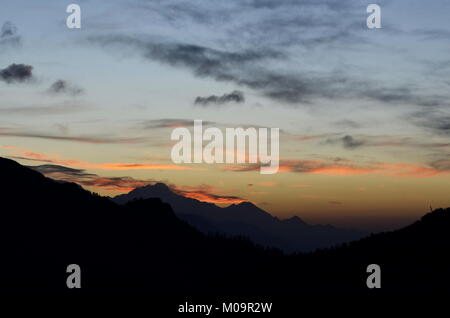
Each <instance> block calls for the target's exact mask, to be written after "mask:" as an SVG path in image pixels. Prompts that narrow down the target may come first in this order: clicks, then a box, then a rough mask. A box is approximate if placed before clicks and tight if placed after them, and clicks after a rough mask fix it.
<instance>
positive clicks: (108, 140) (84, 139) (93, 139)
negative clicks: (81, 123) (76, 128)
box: [0, 131, 146, 144]
mask: <svg viewBox="0 0 450 318" xmlns="http://www.w3.org/2000/svg"><path fill="white" fill-rule="evenodd" d="M1 136H3V137H20V138H37V139H47V140H60V141H72V142H81V143H89V144H136V143H142V142H144V141H146V139H144V138H113V137H97V136H57V135H48V134H41V133H27V132H9V131H8V132H1V131H0V137H1Z"/></svg>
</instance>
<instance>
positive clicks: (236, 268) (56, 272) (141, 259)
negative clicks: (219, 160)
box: [0, 158, 450, 296]
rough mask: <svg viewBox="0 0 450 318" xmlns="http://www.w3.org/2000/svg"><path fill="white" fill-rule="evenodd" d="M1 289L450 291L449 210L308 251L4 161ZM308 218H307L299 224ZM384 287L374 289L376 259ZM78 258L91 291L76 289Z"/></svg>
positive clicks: (108, 291)
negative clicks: (205, 229)
mask: <svg viewBox="0 0 450 318" xmlns="http://www.w3.org/2000/svg"><path fill="white" fill-rule="evenodd" d="M0 173H1V176H2V178H1V181H0V185H1V188H0V200H1V213H0V249H1V255H2V257H1V260H0V271H1V273H2V275H1V276H0V293H1V294H8V295H9V294H14V293H16V294H33V295H35V294H39V295H41V294H58V295H61V294H72V293H81V294H101V295H104V294H112V295H118V294H119V295H130V294H151V295H206V294H207V295H234V296H238V295H244V296H248V295H260V296H263V295H269V296H272V295H290V296H292V295H304V296H305V295H308V296H311V295H322V296H323V295H330V296H336V295H340V296H342V295H364V294H372V293H376V294H391V295H394V296H398V295H427V296H429V295H434V294H443V293H447V294H448V292H449V288H450V287H449V286H450V284H449V282H450V279H449V268H450V267H449V265H450V264H449V260H448V252H449V245H448V242H449V235H450V231H449V229H450V209H446V210H443V209H440V210H436V211H434V212H432V213H429V214H427V215H425V216H424V217H423V218H422V219H421V220H418V221H417V222H415V223H414V224H412V225H410V226H408V227H405V228H403V229H401V230H398V231H394V232H389V233H382V234H377V235H372V236H370V237H367V238H365V239H362V240H359V241H355V242H352V243H349V244H344V245H342V246H340V247H336V248H332V249H325V250H320V251H317V252H314V253H309V254H296V255H289V256H286V255H283V254H282V253H281V252H280V251H277V250H268V249H263V248H261V247H258V246H255V245H254V244H253V243H251V242H250V241H248V240H245V239H239V238H235V239H229V238H224V237H221V236H217V235H216V236H207V235H204V234H202V233H201V232H199V231H197V230H196V229H194V228H193V227H192V226H190V225H189V224H187V223H186V222H184V221H181V220H180V219H179V218H178V217H177V216H176V215H175V214H174V213H173V210H172V209H171V207H170V206H169V205H168V204H166V203H163V202H162V201H161V200H159V199H145V200H134V201H130V202H129V203H127V204H125V205H123V206H122V205H118V204H115V203H114V202H112V201H111V200H110V199H108V198H103V197H100V196H98V195H94V194H92V193H90V192H88V191H85V190H83V189H82V188H81V187H79V186H78V185H75V184H72V183H61V182H56V181H54V180H51V179H48V178H46V177H44V176H43V175H41V174H40V173H38V172H36V171H33V170H31V169H29V168H25V167H23V166H21V165H20V164H18V163H16V162H14V161H12V160H8V159H3V158H0ZM292 222H298V220H292ZM373 263H374V264H379V265H380V266H381V269H382V288H381V289H379V290H373V289H368V288H367V287H366V283H365V282H366V278H367V276H368V274H367V273H366V268H367V265H368V264H373ZM68 264H78V265H80V267H81V270H82V288H81V289H79V290H70V289H67V288H66V278H67V275H68V274H66V267H67V265H68Z"/></svg>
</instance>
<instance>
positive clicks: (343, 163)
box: [223, 159, 450, 178]
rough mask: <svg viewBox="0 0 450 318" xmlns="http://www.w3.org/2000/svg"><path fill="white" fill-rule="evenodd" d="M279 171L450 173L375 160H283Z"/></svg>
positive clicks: (237, 168) (255, 167) (245, 168)
mask: <svg viewBox="0 0 450 318" xmlns="http://www.w3.org/2000/svg"><path fill="white" fill-rule="evenodd" d="M223 170H225V171H233V172H250V171H259V170H260V165H259V164H246V165H233V166H226V167H225V168H224V169H223ZM278 171H279V172H290V173H305V174H318V175H330V176H348V175H364V174H380V175H387V176H394V177H417V178H421V177H434V176H440V175H448V174H450V170H447V169H438V168H436V167H435V166H433V164H432V163H430V164H427V165H417V164H410V163H386V162H374V163H368V164H356V163H353V162H350V161H348V160H341V159H339V160H335V161H322V160H282V161H281V162H280V166H279V169H278Z"/></svg>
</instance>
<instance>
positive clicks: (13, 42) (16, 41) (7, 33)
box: [0, 21, 21, 48]
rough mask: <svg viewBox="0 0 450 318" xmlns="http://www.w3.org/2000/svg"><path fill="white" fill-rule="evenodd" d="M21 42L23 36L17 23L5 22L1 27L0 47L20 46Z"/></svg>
mask: <svg viewBox="0 0 450 318" xmlns="http://www.w3.org/2000/svg"><path fill="white" fill-rule="evenodd" d="M20 43H21V37H20V35H19V34H18V31H17V27H16V25H15V24H14V23H12V22H10V21H7V22H5V23H4V24H3V25H2V28H1V29H0V48H1V47H10V46H18V45H20Z"/></svg>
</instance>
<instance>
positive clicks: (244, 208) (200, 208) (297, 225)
mask: <svg viewBox="0 0 450 318" xmlns="http://www.w3.org/2000/svg"><path fill="white" fill-rule="evenodd" d="M147 198H159V199H161V201H163V202H165V203H168V204H170V206H171V207H172V208H173V210H174V212H175V214H176V215H177V216H178V217H179V218H180V219H182V220H184V221H186V222H188V223H189V224H191V225H192V226H194V227H195V228H196V229H198V230H200V231H201V232H203V233H222V234H226V235H231V236H245V237H248V238H250V239H251V240H252V241H253V242H255V243H257V244H259V245H262V246H267V247H274V248H279V249H282V250H283V251H285V252H290V253H292V252H307V251H312V250H315V249H317V248H324V247H330V246H333V245H337V244H340V243H343V242H349V241H352V240H356V239H359V238H361V237H363V236H364V235H365V234H364V233H363V232H361V231H355V230H347V229H338V228H335V227H333V226H331V225H309V224H307V223H306V222H304V221H303V220H301V219H300V218H299V217H292V218H290V219H287V220H280V219H278V218H277V217H274V216H272V215H271V214H269V213H268V212H266V211H264V210H263V209H261V208H259V207H257V206H256V205H254V204H253V203H251V202H242V203H239V204H232V205H230V206H228V207H225V208H221V207H219V206H217V205H215V204H212V203H208V202H201V201H198V200H196V199H192V198H187V197H184V196H183V195H181V194H178V193H176V191H174V190H172V189H171V188H169V187H168V186H167V185H165V184H163V183H156V184H154V185H148V186H145V187H140V188H137V189H135V190H132V191H131V192H129V193H127V194H121V195H118V196H116V197H115V198H113V201H114V202H116V203H119V204H124V203H126V202H129V201H130V200H135V199H147Z"/></svg>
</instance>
